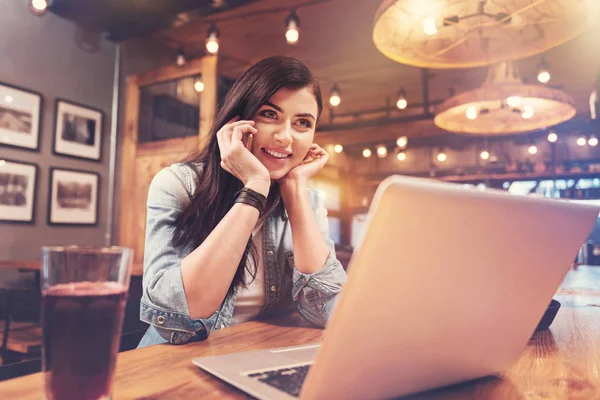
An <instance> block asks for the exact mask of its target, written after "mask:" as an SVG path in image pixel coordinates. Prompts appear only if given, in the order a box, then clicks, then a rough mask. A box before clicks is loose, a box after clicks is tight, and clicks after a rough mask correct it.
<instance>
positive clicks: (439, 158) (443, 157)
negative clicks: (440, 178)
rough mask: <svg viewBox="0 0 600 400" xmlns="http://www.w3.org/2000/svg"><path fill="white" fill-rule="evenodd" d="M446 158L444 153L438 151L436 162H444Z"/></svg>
mask: <svg viewBox="0 0 600 400" xmlns="http://www.w3.org/2000/svg"><path fill="white" fill-rule="evenodd" d="M447 158H448V157H446V153H444V152H442V151H440V152H439V153H438V155H437V160H438V161H439V162H444V161H446V159H447Z"/></svg>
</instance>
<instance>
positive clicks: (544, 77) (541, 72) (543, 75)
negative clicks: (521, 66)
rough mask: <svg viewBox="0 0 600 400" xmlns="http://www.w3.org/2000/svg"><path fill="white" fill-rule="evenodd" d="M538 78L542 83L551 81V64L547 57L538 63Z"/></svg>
mask: <svg viewBox="0 0 600 400" xmlns="http://www.w3.org/2000/svg"><path fill="white" fill-rule="evenodd" d="M537 79H538V81H539V82H540V83H548V82H549V81H550V65H548V63H547V62H546V59H545V58H543V57H542V59H541V61H540V63H539V64H538V76H537Z"/></svg>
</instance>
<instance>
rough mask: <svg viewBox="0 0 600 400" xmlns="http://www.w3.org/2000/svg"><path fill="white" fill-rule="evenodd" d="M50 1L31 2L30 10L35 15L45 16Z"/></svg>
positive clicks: (38, 0) (35, 0) (33, 0)
mask: <svg viewBox="0 0 600 400" xmlns="http://www.w3.org/2000/svg"><path fill="white" fill-rule="evenodd" d="M48 5H49V4H48V0H30V1H29V9H30V10H31V12H32V13H34V14H35V15H43V14H45V13H46V11H47V10H48Z"/></svg>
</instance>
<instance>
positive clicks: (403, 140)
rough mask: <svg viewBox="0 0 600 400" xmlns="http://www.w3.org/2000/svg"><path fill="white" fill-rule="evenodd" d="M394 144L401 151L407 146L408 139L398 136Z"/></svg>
mask: <svg viewBox="0 0 600 400" xmlns="http://www.w3.org/2000/svg"><path fill="white" fill-rule="evenodd" d="M396 144H397V145H398V147H400V148H401V149H403V148H405V147H406V146H407V145H408V138H407V137H406V136H400V137H399V138H398V140H396Z"/></svg>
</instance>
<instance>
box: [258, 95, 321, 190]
mask: <svg viewBox="0 0 600 400" xmlns="http://www.w3.org/2000/svg"><path fill="white" fill-rule="evenodd" d="M317 114H318V107H317V101H316V99H315V96H314V94H313V93H312V92H311V90H310V89H309V88H302V89H298V90H294V89H286V88H282V89H279V90H278V91H277V92H276V93H275V94H274V95H273V96H272V97H271V98H270V99H269V101H268V102H267V103H265V104H263V105H262V106H261V107H260V108H259V110H258V112H257V113H256V114H255V115H254V117H253V118H252V119H253V120H254V121H255V122H256V126H255V127H256V129H257V130H258V133H256V134H255V135H254V140H253V143H252V149H251V151H252V154H254V155H255V156H256V158H258V159H259V160H260V162H261V163H263V165H264V166H265V167H267V169H268V170H269V172H270V174H271V179H273V180H277V179H281V178H282V177H284V176H285V175H286V174H287V173H288V172H289V171H290V170H291V169H292V168H294V167H296V166H298V165H299V164H300V163H301V162H302V160H304V157H305V156H306V154H307V153H308V150H309V148H310V146H311V144H312V143H313V139H314V137H315V125H316V122H317V121H316V118H317Z"/></svg>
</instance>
